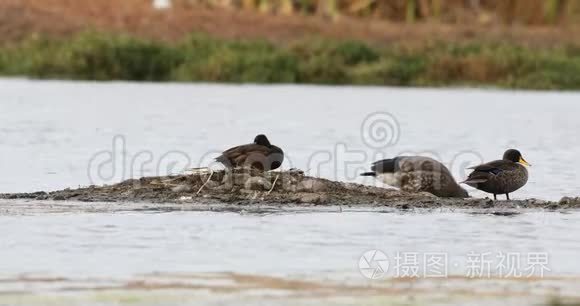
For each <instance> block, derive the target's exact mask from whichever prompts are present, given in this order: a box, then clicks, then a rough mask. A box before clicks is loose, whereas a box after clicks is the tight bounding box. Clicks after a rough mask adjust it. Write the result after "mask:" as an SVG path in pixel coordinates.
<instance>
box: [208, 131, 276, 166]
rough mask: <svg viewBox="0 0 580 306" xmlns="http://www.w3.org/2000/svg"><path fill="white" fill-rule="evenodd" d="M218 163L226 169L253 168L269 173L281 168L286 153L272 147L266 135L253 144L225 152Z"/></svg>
mask: <svg viewBox="0 0 580 306" xmlns="http://www.w3.org/2000/svg"><path fill="white" fill-rule="evenodd" d="M215 160H216V161H218V162H220V163H222V164H223V165H224V166H225V167H226V168H228V169H232V168H252V169H256V170H260V171H269V170H274V169H278V168H280V166H281V165H282V163H283V162H284V151H282V149H280V148H279V147H277V146H275V145H272V144H271V143H270V141H269V140H268V137H266V135H263V134H260V135H257V136H256V137H255V138H254V142H253V143H249V144H245V145H241V146H237V147H233V148H230V149H227V150H226V151H224V152H223V153H222V154H221V155H220V156H218V157H217V158H216V159H215Z"/></svg>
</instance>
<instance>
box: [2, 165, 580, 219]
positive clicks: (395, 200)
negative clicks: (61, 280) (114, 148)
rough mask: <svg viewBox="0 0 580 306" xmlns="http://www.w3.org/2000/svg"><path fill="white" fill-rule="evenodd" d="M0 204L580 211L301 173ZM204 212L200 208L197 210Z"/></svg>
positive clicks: (211, 177) (157, 182)
mask: <svg viewBox="0 0 580 306" xmlns="http://www.w3.org/2000/svg"><path fill="white" fill-rule="evenodd" d="M0 199H9V200H10V199H12V200H15V199H21V200H24V199H28V200H48V201H77V202H141V203H143V202H144V203H157V204H163V203H167V204H169V203H171V204H176V203H195V204H196V205H198V206H199V205H207V206H208V207H210V206H211V207H213V206H216V205H218V206H219V205H226V206H228V207H230V208H231V207H232V206H234V207H235V206H238V207H247V208H252V207H254V208H255V207H256V206H259V205H267V206H270V207H296V206H300V207H307V206H329V207H330V206H346V207H353V206H361V207H362V206H364V207H389V208H398V209H411V208H427V209H429V208H465V209H571V208H580V198H563V199H562V200H560V201H559V202H551V201H543V200H537V199H527V200H512V201H492V200H491V199H488V198H485V199H475V198H469V199H443V198H437V197H435V196H433V195H431V194H429V193H406V192H402V191H399V190H394V189H386V188H381V187H375V186H366V185H361V184H354V183H345V182H336V181H330V180H327V179H322V178H315V177H310V176H307V175H305V174H304V173H303V172H302V171H300V170H293V171H284V172H267V173H261V172H254V171H250V170H243V169H239V170H235V171H233V172H226V171H223V170H222V171H215V172H214V171H209V170H200V171H196V172H194V173H192V174H187V175H178V176H165V177H144V178H140V179H131V180H126V181H124V182H121V183H118V184H114V185H105V186H89V187H84V188H78V189H65V190H59V191H53V192H44V191H40V192H33V193H13V194H0ZM198 208H199V207H198Z"/></svg>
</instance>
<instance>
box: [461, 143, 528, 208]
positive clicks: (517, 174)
mask: <svg viewBox="0 0 580 306" xmlns="http://www.w3.org/2000/svg"><path fill="white" fill-rule="evenodd" d="M524 165H525V166H531V165H530V164H528V162H527V161H526V160H525V159H524V158H523V157H522V153H520V151H518V150H515V149H509V150H507V151H505V153H504V154H503V158H502V159H500V160H495V161H492V162H489V163H486V164H482V165H479V166H475V167H471V168H469V169H473V172H471V174H469V176H468V177H467V180H465V181H463V182H462V183H465V184H467V185H469V186H471V187H474V188H477V189H479V190H482V191H485V192H489V193H493V199H494V200H497V195H498V194H505V196H506V198H507V199H508V200H509V199H510V193H512V192H514V191H516V190H518V189H520V188H522V187H523V186H524V185H525V184H526V183H527V182H528V170H527V169H526V167H524Z"/></svg>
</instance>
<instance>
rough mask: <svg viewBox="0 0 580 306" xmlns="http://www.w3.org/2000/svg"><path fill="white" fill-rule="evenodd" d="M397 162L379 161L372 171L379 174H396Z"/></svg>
mask: <svg viewBox="0 0 580 306" xmlns="http://www.w3.org/2000/svg"><path fill="white" fill-rule="evenodd" d="M396 162H397V158H391V159H383V160H379V161H377V162H375V163H374V164H373V166H372V167H371V170H373V171H375V172H378V173H394V172H395V170H396V169H395V168H396Z"/></svg>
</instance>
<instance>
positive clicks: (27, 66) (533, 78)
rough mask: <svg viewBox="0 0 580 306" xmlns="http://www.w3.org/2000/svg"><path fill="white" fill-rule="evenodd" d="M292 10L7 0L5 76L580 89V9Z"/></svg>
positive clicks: (0, 52) (441, 4) (520, 0)
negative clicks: (579, 16)
mask: <svg viewBox="0 0 580 306" xmlns="http://www.w3.org/2000/svg"><path fill="white" fill-rule="evenodd" d="M283 2H284V1H282V0H280V1H258V0H255V1H243V0H239V1H238V0H235V1H234V0H231V1H229V0H219V1H210V0H204V1H202V0H198V1H194V0H173V4H174V5H173V7H172V8H171V9H165V10H157V9H155V8H153V6H152V1H151V0H123V1H119V0H99V1H80V0H76V1H75V0H2V1H0V37H2V38H3V40H1V41H0V74H3V75H27V76H32V77H39V78H64V79H96V80H112V79H123V80H137V81H139V80H152V81H214V82H242V83H245V82H252V83H316V84H373V85H400V86H445V85H468V86H473V85H475V86H481V85H484V86H501V87H512V88H534V89H580V36H578V35H576V32H577V30H579V29H580V26H578V25H577V24H576V23H575V22H574V20H575V19H574V18H575V17H576V16H578V15H576V13H575V12H576V11H578V8H577V7H576V4H575V3H576V2H575V1H563V0H559V1H536V0H529V1H524V0H509V1H507V0H506V1H484V0H479V1H474V0H469V1H459V0H457V1H456V0H449V1H436V0H431V1H420V0H413V1H411V0H409V1H407V0H404V1H403V0H400V1H399V0H397V1H354V0H353V1H346V0H344V1H342V0H337V1H335V2H334V3H335V5H334V6H332V7H331V8H332V10H330V11H328V9H329V7H328V6H319V5H318V3H326V4H328V3H330V2H332V1H330V2H328V1H326V2H324V1H320V2H317V1H309V0H302V1H291V2H287V3H290V4H292V5H291V6H288V5H286V6H284V5H283ZM579 2H580V1H579ZM264 3H267V4H268V5H264ZM365 3H366V4H365ZM506 3H507V4H509V5H507V6H506V5H504V4H506ZM524 3H526V5H524ZM355 4H356V6H355ZM363 4H365V5H366V6H365V5H363ZM387 4H388V5H387ZM540 4H541V5H540ZM546 4H550V5H549V6H547V5H546ZM284 7H286V9H285V10H283V8H284ZM321 10H322V13H321ZM324 12H326V13H324ZM329 12H330V13H329ZM200 33H203V34H202V35H200Z"/></svg>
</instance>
